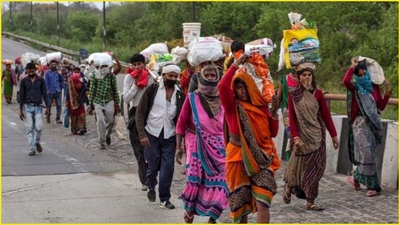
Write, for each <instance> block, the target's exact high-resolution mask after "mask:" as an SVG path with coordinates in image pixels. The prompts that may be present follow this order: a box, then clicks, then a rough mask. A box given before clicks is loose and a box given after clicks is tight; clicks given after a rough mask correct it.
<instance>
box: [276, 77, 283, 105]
mask: <svg viewBox="0 0 400 225" xmlns="http://www.w3.org/2000/svg"><path fill="white" fill-rule="evenodd" d="M282 92H283V85H282V82H279V88H278V93H277V97H278V107H280V106H281V103H282V97H283V94H282Z"/></svg>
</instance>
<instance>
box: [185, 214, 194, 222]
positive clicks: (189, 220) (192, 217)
mask: <svg viewBox="0 0 400 225" xmlns="http://www.w3.org/2000/svg"><path fill="white" fill-rule="evenodd" d="M183 220H184V221H185V223H193V220H194V215H191V216H190V215H189V213H188V212H187V211H185V213H184V214H183Z"/></svg>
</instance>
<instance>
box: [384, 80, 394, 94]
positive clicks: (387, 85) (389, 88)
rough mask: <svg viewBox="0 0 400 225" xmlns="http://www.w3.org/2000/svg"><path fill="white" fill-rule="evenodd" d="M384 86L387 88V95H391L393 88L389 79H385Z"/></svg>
mask: <svg viewBox="0 0 400 225" xmlns="http://www.w3.org/2000/svg"><path fill="white" fill-rule="evenodd" d="M383 84H384V85H385V88H386V94H391V92H392V87H391V85H390V81H389V80H388V79H387V78H385V80H384V81H383Z"/></svg>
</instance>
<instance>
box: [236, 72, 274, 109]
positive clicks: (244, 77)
mask: <svg viewBox="0 0 400 225" xmlns="http://www.w3.org/2000/svg"><path fill="white" fill-rule="evenodd" d="M237 79H240V80H241V81H242V82H243V83H244V84H245V85H246V87H247V92H248V93H249V97H250V102H251V104H252V105H253V106H257V107H262V106H267V107H268V103H267V102H266V101H265V99H264V98H263V96H262V94H261V92H260V89H258V87H257V84H256V83H255V82H254V79H253V78H252V77H251V76H250V74H248V73H246V72H244V71H238V72H237V73H236V74H235V76H234V77H233V79H232V83H231V87H232V89H233V90H234V89H235V84H234V83H235V81H236V80H237ZM239 101H240V100H239Z"/></svg>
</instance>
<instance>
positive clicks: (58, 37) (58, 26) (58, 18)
mask: <svg viewBox="0 0 400 225" xmlns="http://www.w3.org/2000/svg"><path fill="white" fill-rule="evenodd" d="M59 11H60V9H59V3H58V2H57V45H58V46H60V13H59Z"/></svg>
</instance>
